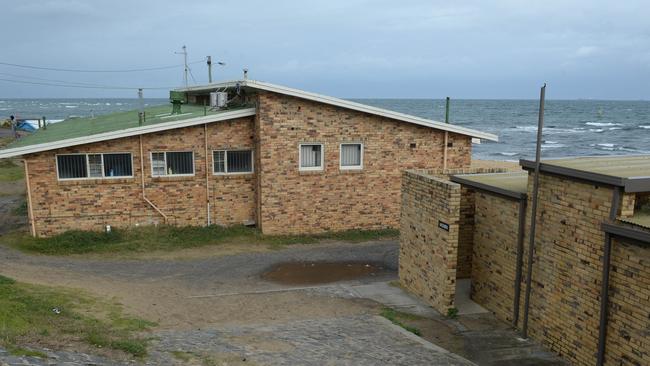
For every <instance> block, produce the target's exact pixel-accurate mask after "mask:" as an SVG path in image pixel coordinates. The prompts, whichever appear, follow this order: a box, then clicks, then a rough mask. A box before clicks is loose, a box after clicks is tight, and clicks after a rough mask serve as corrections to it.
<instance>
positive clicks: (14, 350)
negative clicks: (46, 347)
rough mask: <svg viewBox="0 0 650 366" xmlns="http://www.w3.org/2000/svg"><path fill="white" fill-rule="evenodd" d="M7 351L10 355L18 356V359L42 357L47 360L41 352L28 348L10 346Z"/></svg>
mask: <svg viewBox="0 0 650 366" xmlns="http://www.w3.org/2000/svg"><path fill="white" fill-rule="evenodd" d="M7 351H9V354H11V355H13V356H18V357H40V358H47V355H46V354H45V353H43V352H40V351H35V350H32V349H28V348H23V347H13V346H10V347H9V348H8V349H7Z"/></svg>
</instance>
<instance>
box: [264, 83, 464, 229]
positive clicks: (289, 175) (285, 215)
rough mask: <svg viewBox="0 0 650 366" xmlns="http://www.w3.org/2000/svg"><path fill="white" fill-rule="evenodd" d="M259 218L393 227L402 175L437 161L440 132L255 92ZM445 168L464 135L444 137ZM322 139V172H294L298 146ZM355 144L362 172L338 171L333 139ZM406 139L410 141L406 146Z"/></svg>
mask: <svg viewBox="0 0 650 366" xmlns="http://www.w3.org/2000/svg"><path fill="white" fill-rule="evenodd" d="M258 114H259V118H258V119H257V128H258V129H259V136H260V137H259V148H258V149H259V151H260V156H259V160H260V167H261V170H260V177H261V179H260V187H259V192H258V193H259V202H260V212H259V222H260V224H261V228H262V230H263V231H264V233H270V234H286V233H312V232H320V231H330V230H331V231H338V230H346V229H356V228H362V229H377V228H384V227H394V228H396V227H398V224H399V206H400V201H399V197H400V180H401V173H402V171H404V170H406V169H432V168H440V167H442V166H443V161H442V159H443V148H444V146H443V141H444V133H443V132H441V131H439V130H433V129H430V128H426V127H421V126H416V125H413V124H409V123H404V122H398V121H394V120H390V119H387V118H383V117H379V116H373V115H369V114H365V113H361V112H357V111H352V110H347V109H344V108H339V107H335V106H329V105H324V104H321V103H316V102H311V101H307V100H303V99H298V98H294V97H289V96H285V95H280V94H275V93H261V94H260V95H259V96H258ZM449 141H450V142H451V143H452V144H453V147H451V148H449V152H448V166H449V167H468V166H469V164H470V160H471V139H470V138H469V137H467V136H462V135H457V134H450V136H449ZM309 142H317V143H322V144H324V155H325V159H324V162H325V163H324V165H325V167H324V170H323V171H318V172H300V171H299V170H298V146H299V143H309ZM343 142H362V143H363V144H364V156H363V163H364V167H363V170H361V171H342V170H340V169H339V144H340V143H343ZM412 144H413V145H412Z"/></svg>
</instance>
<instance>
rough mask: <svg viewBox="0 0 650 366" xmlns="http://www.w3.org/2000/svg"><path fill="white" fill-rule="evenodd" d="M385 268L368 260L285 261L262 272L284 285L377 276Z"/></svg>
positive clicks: (271, 279) (264, 275)
mask: <svg viewBox="0 0 650 366" xmlns="http://www.w3.org/2000/svg"><path fill="white" fill-rule="evenodd" d="M385 272H386V269H385V268H384V267H383V266H381V265H380V264H377V263H368V262H287V263H280V264H277V265H275V266H273V267H271V269H269V270H268V271H267V272H265V273H264V274H262V278H263V279H265V280H268V281H272V282H277V283H282V284H286V285H314V284H321V283H330V282H338V281H349V280H354V279H359V278H364V277H371V276H377V275H379V274H382V273H385Z"/></svg>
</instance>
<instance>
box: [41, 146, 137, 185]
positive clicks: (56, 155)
mask: <svg viewBox="0 0 650 366" xmlns="http://www.w3.org/2000/svg"><path fill="white" fill-rule="evenodd" d="M104 154H108V155H111V154H128V155H129V157H130V158H131V175H121V176H118V177H107V176H106V175H105V173H104ZM67 155H84V156H85V157H86V175H89V174H90V163H89V162H88V155H101V156H102V176H101V177H83V178H61V177H60V176H59V156H67ZM54 166H55V169H56V179H57V180H59V181H67V180H97V179H129V178H133V153H131V152H126V151H124V152H122V151H118V152H89V153H69V154H54Z"/></svg>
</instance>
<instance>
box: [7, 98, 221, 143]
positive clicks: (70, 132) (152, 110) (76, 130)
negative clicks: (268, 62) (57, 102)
mask: <svg viewBox="0 0 650 366" xmlns="http://www.w3.org/2000/svg"><path fill="white" fill-rule="evenodd" d="M171 111H172V106H171V104H168V105H160V106H154V107H148V108H145V116H146V121H145V122H144V123H143V124H142V126H151V125H157V124H161V123H165V122H173V121H180V120H185V119H191V118H196V117H203V116H205V115H216V114H219V113H223V112H225V111H223V110H218V111H210V109H209V108H208V109H207V111H206V110H205V109H204V107H203V106H198V105H190V104H187V105H183V106H182V108H181V114H175V115H171V114H170V113H171ZM133 127H140V125H139V124H138V111H137V110H134V111H128V112H118V113H111V114H106V115H102V116H96V117H93V118H91V117H84V118H71V119H67V120H65V121H62V122H58V123H53V124H48V125H47V129H40V130H38V131H36V132H35V133H33V134H31V135H28V136H25V137H23V138H21V139H18V140H16V141H14V142H12V143H11V144H10V145H9V146H7V147H6V148H7V149H11V148H16V147H24V146H30V145H37V144H45V143H49V142H54V141H60V140H66V139H71V138H77V137H87V136H91V135H96V134H100V133H105V132H113V131H119V130H125V129H127V128H133Z"/></svg>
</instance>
